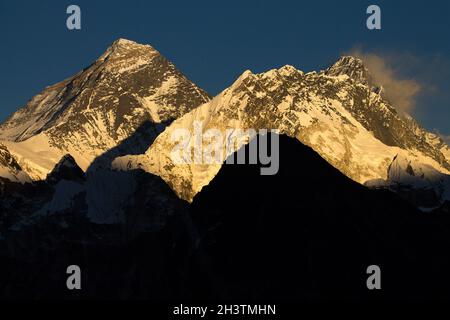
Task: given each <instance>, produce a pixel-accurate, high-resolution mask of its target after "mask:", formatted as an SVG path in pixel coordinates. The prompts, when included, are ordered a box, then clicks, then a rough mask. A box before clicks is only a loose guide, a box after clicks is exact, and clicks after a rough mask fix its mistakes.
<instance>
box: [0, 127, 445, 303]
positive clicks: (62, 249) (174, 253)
mask: <svg viewBox="0 0 450 320" xmlns="http://www.w3.org/2000/svg"><path fill="white" fill-rule="evenodd" d="M279 142H280V148H279V150H280V171H279V172H278V174H277V175H273V176H261V174H260V167H261V165H259V164H255V165H223V166H222V167H221V169H220V171H219V173H218V174H217V175H216V176H215V177H214V179H213V180H212V181H211V183H210V184H209V185H208V186H206V187H205V188H204V189H203V190H202V192H201V193H199V194H197V195H196V196H195V198H194V201H193V203H192V204H191V205H188V204H187V203H186V202H185V201H181V200H179V199H177V198H176V197H175V195H174V194H173V193H172V192H171V191H170V190H169V188H168V187H167V186H166V185H165V184H164V183H163V182H162V180H161V179H160V178H158V177H154V176H151V175H148V174H146V173H145V172H143V171H139V175H140V178H142V182H144V181H145V183H144V184H143V185H141V186H140V188H138V189H137V191H138V194H136V195H135V200H138V201H137V202H136V203H135V206H134V207H130V208H129V209H130V211H128V215H127V216H126V217H127V218H126V219H125V220H124V221H122V222H121V223H120V224H119V225H114V226H111V225H96V224H92V223H89V222H88V221H86V220H85V218H84V216H83V215H80V212H82V210H83V206H80V202H82V201H80V199H77V201H76V202H75V204H76V205H75V206H72V207H70V208H67V209H66V210H65V211H63V212H60V213H58V214H52V215H49V216H42V217H41V221H40V223H39V224H35V225H29V226H27V227H26V228H23V229H22V230H20V231H13V230H9V229H8V228H6V227H7V226H8V222H9V219H6V220H4V221H5V222H4V226H5V228H4V229H0V230H1V231H0V232H2V233H3V236H4V237H3V238H1V237H0V255H1V256H2V263H1V264H0V271H1V272H2V274H8V277H3V278H1V279H0V296H5V297H8V298H9V299H14V298H28V299H32V298H37V297H39V298H41V299H42V298H44V299H45V298H58V299H77V300H78V299H89V300H92V299H105V298H109V299H151V300H152V301H165V302H167V301H175V300H178V301H197V302H202V303H206V302H216V301H226V300H229V301H231V300H234V301H236V300H237V301H243V302H245V301H253V302H254V303H260V302H261V303H262V302H263V301H276V302H277V303H282V302H287V301H290V302H291V303H292V302H294V303H297V302H298V303H300V302H310V301H323V300H326V299H339V300H342V299H351V301H354V300H357V301H361V300H367V301H370V302H371V303H372V302H373V303H379V302H380V300H384V299H385V300H386V301H390V302H391V303H392V299H417V298H428V299H429V298H441V299H442V298H448V297H449V296H450V290H449V284H450V276H449V274H448V268H449V267H450V259H449V256H448V254H446V252H447V249H448V247H449V245H450V236H449V235H450V232H449V231H450V221H449V217H450V216H449V215H448V214H442V213H441V212H431V213H430V214H423V213H422V212H419V211H418V210H417V209H416V208H414V207H413V206H411V205H410V204H408V203H407V202H405V201H403V200H402V199H401V198H400V197H398V196H397V195H396V194H394V193H392V192H389V191H387V190H370V189H368V188H365V187H363V186H361V185H360V184H358V183H355V182H354V181H352V180H351V179H349V178H347V177H346V176H345V175H343V174H342V173H341V172H339V171H338V170H336V169H335V168H334V167H332V166H331V165H330V164H329V163H327V162H326V161H325V160H324V159H323V158H321V157H320V156H319V155H318V154H317V153H316V152H314V151H313V150H312V149H311V148H309V147H307V146H305V145H303V144H302V143H300V142H299V141H298V140H296V139H292V138H289V137H286V136H280V137H279ZM233 156H235V154H234V155H233ZM133 172H134V173H137V172H135V171H133ZM116 174H126V173H116ZM152 181H153V182H152ZM39 183H44V182H39ZM152 183H157V184H160V185H161V187H162V188H163V189H162V190H160V191H159V192H157V193H155V194H154V196H156V197H157V198H153V200H154V202H153V204H152V195H151V194H150V195H149V194H148V192H149V191H150V192H151V190H155V188H154V187H150V185H151V184H152ZM17 185H19V184H17ZM20 186H22V185H20ZM30 186H31V185H30V184H25V186H22V187H27V188H30ZM47 187H48V188H50V187H49V186H47ZM40 190H43V189H40ZM30 191H32V190H30ZM50 191H51V190H49V192H50ZM161 191H162V192H161ZM164 192H167V193H168V195H170V194H171V195H172V197H173V198H172V200H173V201H175V203H177V204H176V205H174V206H173V207H169V206H167V203H163V202H161V201H160V197H161V195H162V194H163V193H164ZM50 193H51V192H50ZM30 195H32V196H34V197H43V195H42V192H41V193H39V194H37V193H34V194H33V192H30ZM48 197H49V198H51V195H49V196H48ZM177 200H178V201H177ZM139 201H140V202H139ZM145 202H147V203H145ZM5 203H6V202H4V201H0V207H1V206H2V205H4V204H5ZM169 204H170V202H169ZM142 205H143V206H142ZM155 206H159V209H162V208H164V209H166V210H168V209H171V210H173V211H172V212H171V214H169V215H168V216H166V218H167V219H166V223H165V224H164V225H163V226H162V227H161V226H160V227H158V228H155V229H150V230H149V229H143V226H144V225H146V224H145V223H143V221H144V222H147V223H148V222H150V225H155V221H153V220H152V219H153V214H154V213H156V212H158V211H157V210H156V211H155V209H158V208H155ZM2 212H4V211H0V213H2ZM169 212H170V211H168V212H167V213H169ZM14 218H15V219H17V215H14V216H12V217H10V219H14ZM0 226H1V225H0ZM5 229H6V230H5ZM135 229H139V230H138V231H140V235H139V236H138V237H135V236H133V232H132V231H133V230H134V231H136V230H135ZM30 239H33V241H30ZM74 261H76V262H77V264H78V265H80V266H82V268H83V269H82V270H85V271H83V272H85V274H86V275H87V276H88V277H89V279H92V278H93V279H95V281H85V282H83V289H82V290H81V291H79V292H76V293H74V291H70V290H67V289H66V287H65V286H64V284H65V283H66V280H67V274H66V273H65V269H66V267H67V265H70V264H73V263H74ZM372 264H376V265H379V266H380V268H381V286H382V290H381V291H377V290H367V287H366V280H367V278H368V274H367V273H366V269H367V267H368V266H369V265H372ZM42 270H50V271H51V272H42ZM61 270H63V271H61ZM24 275H25V276H24ZM111 279H115V281H111ZM43 286H44V287H45V288H46V290H45V291H42V287H43ZM19 288H20V290H18V289H19ZM333 301H334V300H333Z"/></svg>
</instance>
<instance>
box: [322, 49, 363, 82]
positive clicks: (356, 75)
mask: <svg viewBox="0 0 450 320" xmlns="http://www.w3.org/2000/svg"><path fill="white" fill-rule="evenodd" d="M325 74H326V75H329V76H340V75H347V76H349V77H350V78H352V79H354V80H355V81H357V82H360V83H363V84H369V83H370V82H371V76H370V73H369V70H368V69H367V68H366V66H365V65H364V63H363V61H362V60H361V59H360V58H357V57H354V56H342V57H340V58H339V60H337V61H336V62H335V63H334V64H333V65H332V66H331V67H329V68H328V69H326V70H325Z"/></svg>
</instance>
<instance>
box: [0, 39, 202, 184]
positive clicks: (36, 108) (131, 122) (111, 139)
mask: <svg viewBox="0 0 450 320" xmlns="http://www.w3.org/2000/svg"><path fill="white" fill-rule="evenodd" d="M208 100H209V97H208V95H207V94H206V93H205V92H204V91H203V90H201V89H200V88H198V87H197V86H196V85H195V84H193V83H192V82H191V81H189V80H188V79H187V78H186V77H185V76H184V75H183V74H181V73H180V72H179V71H178V70H177V69H176V68H175V66H174V65H173V64H172V63H171V62H170V61H168V60H167V59H166V58H164V57H163V56H162V55H161V54H160V53H159V52H158V51H156V50H155V49H154V48H152V47H151V46H149V45H141V44H137V43H135V42H133V41H129V40H125V39H119V40H117V41H115V42H114V43H113V44H112V45H111V47H109V48H108V49H107V50H106V52H105V53H104V54H103V55H102V56H100V57H99V58H98V59H97V60H96V61H95V62H94V63H93V64H92V65H90V66H89V67H87V68H86V69H84V70H83V71H81V72H79V73H78V74H76V75H75V76H73V77H71V78H69V79H67V80H64V81H62V82H60V83H57V84H55V85H53V86H50V87H48V88H46V89H45V90H43V91H42V92H41V93H40V94H38V95H37V96H35V97H34V98H33V99H31V100H30V101H29V102H28V103H27V105H26V106H25V107H24V108H22V109H20V110H19V111H17V112H16V113H14V114H13V115H12V116H11V117H10V118H9V119H8V120H6V122H5V123H3V124H2V125H1V126H0V140H5V142H4V143H5V144H6V145H7V146H8V148H9V149H10V150H11V152H12V153H13V154H15V155H16V156H17V158H18V159H19V162H20V163H22V164H23V167H24V170H28V171H29V172H30V175H31V176H32V177H33V178H35V179H44V178H45V176H46V174H47V173H48V172H49V171H50V170H51V169H52V168H53V166H54V165H55V164H56V163H57V161H59V159H60V158H61V157H62V156H63V155H65V154H67V153H69V154H71V155H72V156H73V157H74V158H75V160H76V162H77V163H78V164H79V165H80V167H81V168H82V169H83V170H86V169H87V167H88V166H89V164H90V163H91V161H92V160H93V159H94V158H95V157H97V156H99V155H100V154H102V153H103V152H105V151H106V150H109V149H111V148H112V147H114V146H116V145H117V144H118V143H119V142H120V141H122V140H123V139H125V138H127V137H129V136H130V135H131V134H132V133H133V132H135V131H136V129H137V128H138V127H139V126H140V125H141V124H142V123H143V122H144V121H151V122H152V123H154V124H164V123H167V122H169V121H171V120H173V119H176V118H178V117H180V116H181V115H183V114H184V113H186V112H188V111H189V110H191V109H193V108H194V107H196V106H198V105H200V104H202V103H204V102H207V101H208Z"/></svg>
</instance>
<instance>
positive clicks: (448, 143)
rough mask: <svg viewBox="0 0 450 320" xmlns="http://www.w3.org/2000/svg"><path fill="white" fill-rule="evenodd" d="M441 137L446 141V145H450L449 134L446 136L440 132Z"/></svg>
mask: <svg viewBox="0 0 450 320" xmlns="http://www.w3.org/2000/svg"><path fill="white" fill-rule="evenodd" d="M441 138H442V140H444V141H445V143H447V145H449V146H450V135H449V136H446V135H442V134H441Z"/></svg>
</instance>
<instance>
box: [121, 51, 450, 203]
mask: <svg viewBox="0 0 450 320" xmlns="http://www.w3.org/2000/svg"><path fill="white" fill-rule="evenodd" d="M379 88H380V87H379V86H376V85H374V84H372V80H371V78H370V74H369V71H368V70H367V69H366V68H365V67H364V65H363V64H362V62H361V60H359V59H356V58H353V57H342V58H341V59H340V60H339V61H337V62H336V63H335V64H334V65H333V66H331V67H330V68H328V69H327V70H324V71H322V72H319V73H316V72H310V73H307V74H304V73H303V72H302V71H299V70H297V69H295V68H294V67H292V66H284V67H282V68H280V69H278V70H276V69H274V70H270V71H268V72H265V73H261V74H253V73H251V72H250V71H246V72H244V73H243V74H242V75H241V77H240V78H239V79H237V80H236V81H235V82H234V83H233V84H232V85H231V86H230V87H229V88H228V89H226V90H224V91H223V92H222V93H220V94H219V95H218V96H216V97H215V98H214V99H213V100H211V101H210V102H208V103H205V104H203V105H201V106H199V107H198V108H196V109H194V110H192V111H191V112H189V113H187V114H186V115H184V116H183V117H181V118H180V119H177V120H176V121H174V122H173V123H172V124H171V125H170V126H169V127H168V128H166V130H165V131H164V132H163V133H162V134H161V135H160V136H159V137H158V138H157V139H156V141H155V143H153V144H152V146H151V147H150V148H149V150H148V151H147V152H146V154H145V155H141V156H130V157H122V158H118V159H116V160H115V161H114V167H115V168H118V169H122V170H126V169H127V168H130V167H131V168H142V169H144V170H146V171H148V172H151V173H154V174H156V175H159V176H161V177H162V178H163V179H164V180H165V181H166V182H167V183H168V184H169V185H170V186H171V187H172V188H173V190H174V191H175V192H176V193H177V194H178V195H179V196H181V197H182V198H184V199H186V200H192V198H193V196H194V195H195V194H196V193H197V192H199V191H200V190H201V188H202V187H203V186H204V185H206V184H208V183H209V181H210V180H211V179H212V178H213V177H214V176H215V174H216V173H217V172H218V171H219V169H220V167H221V161H219V162H217V163H214V164H195V163H191V164H176V163H174V160H173V159H172V155H171V153H172V151H173V150H174V147H175V146H176V145H177V141H176V140H174V139H173V138H172V136H173V135H174V134H176V132H177V130H179V129H187V130H189V131H190V132H191V133H193V132H194V126H195V125H196V123H197V124H198V123H201V125H202V130H203V132H205V131H207V130H208V129H218V130H219V131H220V132H221V133H222V135H223V136H224V137H226V138H224V141H223V142H224V143H223V145H224V146H225V144H226V143H225V142H226V140H227V139H228V140H229V138H230V134H228V136H227V130H230V129H233V130H239V129H244V130H246V129H250V128H253V129H256V130H259V129H276V130H279V132H280V133H285V134H287V135H289V136H291V137H295V138H297V139H298V140H300V141H302V142H303V143H305V144H306V145H309V146H311V147H312V148H313V149H314V150H315V151H316V152H318V153H319V154H320V155H321V156H322V157H323V158H325V159H326V160H327V161H328V162H329V163H331V164H332V165H333V166H334V167H336V168H338V169H339V170H340V171H341V172H343V173H344V174H346V175H347V176H348V177H350V178H352V179H353V180H355V181H358V182H360V183H364V182H366V181H369V180H373V179H386V178H387V172H388V170H387V169H388V166H389V164H390V163H391V162H392V160H393V158H394V157H395V156H396V155H398V154H402V155H404V156H405V157H407V158H408V159H410V160H411V161H413V162H417V163H423V164H427V165H430V166H432V167H433V168H435V169H436V170H437V171H439V172H442V173H445V174H448V173H449V169H450V164H449V159H448V158H447V157H446V156H445V155H444V154H443V151H445V150H448V149H446V146H445V144H444V143H443V142H442V140H440V138H438V137H437V136H436V135H434V134H431V133H428V132H426V131H425V130H424V129H422V128H421V127H420V126H419V125H418V124H417V123H416V122H415V121H414V120H413V119H412V118H411V117H410V116H408V115H402V114H399V113H398V112H397V110H396V109H395V108H394V107H393V106H391V105H390V103H389V102H388V101H387V100H386V99H384V98H383V95H382V92H381V91H380V89H379ZM247 140H248V139H247ZM195 141H196V140H195V138H194V135H192V136H191V138H190V140H189V141H188V143H189V146H190V147H192V146H193V144H194V142H195ZM242 143H245V139H244V141H243V142H241V143H237V145H236V146H235V147H234V148H232V149H231V150H226V148H225V147H224V148H223V152H222V154H221V155H220V156H221V160H222V161H223V160H224V159H225V158H226V156H227V155H229V154H230V153H231V152H233V151H235V150H237V148H239V147H240V146H241V145H242Z"/></svg>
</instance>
